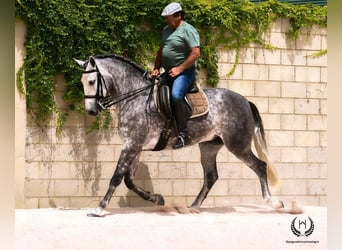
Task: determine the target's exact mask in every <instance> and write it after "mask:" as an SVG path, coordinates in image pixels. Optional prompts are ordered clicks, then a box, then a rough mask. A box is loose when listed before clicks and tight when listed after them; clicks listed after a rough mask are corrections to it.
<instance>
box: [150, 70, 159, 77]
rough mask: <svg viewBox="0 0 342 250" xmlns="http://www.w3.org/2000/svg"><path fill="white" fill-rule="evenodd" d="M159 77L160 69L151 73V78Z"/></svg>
mask: <svg viewBox="0 0 342 250" xmlns="http://www.w3.org/2000/svg"><path fill="white" fill-rule="evenodd" d="M158 75H159V69H154V70H153V71H152V73H151V76H158Z"/></svg>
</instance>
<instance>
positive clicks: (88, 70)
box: [74, 57, 108, 116]
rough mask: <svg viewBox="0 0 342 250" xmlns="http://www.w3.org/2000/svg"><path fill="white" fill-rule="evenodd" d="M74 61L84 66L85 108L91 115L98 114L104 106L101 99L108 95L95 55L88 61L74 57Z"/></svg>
mask: <svg viewBox="0 0 342 250" xmlns="http://www.w3.org/2000/svg"><path fill="white" fill-rule="evenodd" d="M74 61H75V62H76V63H77V64H78V65H79V66H80V67H81V68H82V70H83V75H82V79H81V81H82V84H83V90H84V104H85V110H86V112H87V113H88V114H89V115H93V116H96V115H97V114H98V113H99V112H100V111H101V110H102V109H103V107H102V106H101V100H102V99H103V98H104V97H105V96H106V95H107V92H108V90H107V87H106V85H105V82H104V78H103V76H102V74H101V72H100V70H99V68H98V65H96V61H95V58H94V57H90V58H89V60H88V61H81V60H77V59H74Z"/></svg>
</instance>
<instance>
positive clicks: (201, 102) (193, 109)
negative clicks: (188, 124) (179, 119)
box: [153, 79, 209, 151]
mask: <svg viewBox="0 0 342 250" xmlns="http://www.w3.org/2000/svg"><path fill="white" fill-rule="evenodd" d="M154 100H155V103H156V105H157V108H158V111H159V113H160V115H161V116H162V118H163V119H164V120H165V126H164V129H163V130H162V132H161V134H160V137H159V141H158V143H157V145H156V146H155V148H154V149H153V151H159V150H162V149H164V148H165V146H166V144H167V142H168V140H169V137H170V135H171V124H172V121H173V111H172V106H171V91H170V87H169V85H168V84H167V83H166V81H165V79H164V80H163V79H161V80H160V82H159V84H157V85H155V90H154ZM184 100H185V103H186V110H187V112H188V113H189V116H190V118H189V119H193V118H196V117H200V116H203V115H205V114H207V113H208V112H209V102H208V98H207V96H206V95H205V93H204V91H203V90H202V89H201V88H200V87H198V86H197V85H196V84H195V83H193V84H192V85H191V87H190V88H189V90H188V93H187V94H186V96H185V97H184Z"/></svg>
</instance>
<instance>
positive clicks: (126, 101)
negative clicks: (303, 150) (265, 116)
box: [74, 54, 283, 216]
mask: <svg viewBox="0 0 342 250" xmlns="http://www.w3.org/2000/svg"><path fill="white" fill-rule="evenodd" d="M74 60H75V61H76V62H77V64H78V65H79V66H80V67H81V68H82V70H83V74H82V79H81V81H82V84H83V88H84V97H85V110H86V112H87V113H88V114H89V115H93V116H96V115H97V114H98V113H99V112H100V111H101V110H103V109H104V108H107V107H108V106H111V105H113V104H115V112H116V115H117V117H118V121H119V134H120V136H121V138H122V140H123V144H122V151H121V154H120V157H119V160H118V163H117V166H116V169H115V171H114V174H113V176H112V178H111V180H110V183H109V188H108V191H107V193H106V194H105V196H104V198H103V199H102V201H101V202H100V204H99V207H98V208H96V209H94V212H93V215H95V216H96V215H98V216H101V214H102V213H103V212H105V211H104V210H103V209H105V208H106V206H107V205H108V204H109V202H110V199H111V197H112V195H113V193H114V191H115V189H116V187H117V186H118V185H119V184H120V183H121V182H122V180H123V179H124V182H125V184H126V186H127V187H128V188H129V189H130V190H133V191H134V192H135V193H137V194H138V195H139V196H141V197H142V198H143V199H145V200H148V201H151V202H153V203H155V204H157V205H164V198H163V196H162V195H161V194H151V193H150V192H147V191H145V190H143V189H142V188H140V187H138V186H136V185H135V184H134V182H133V177H134V173H135V170H136V167H137V165H138V164H137V163H138V161H139V156H140V154H141V152H142V151H144V150H153V149H154V147H155V146H156V143H157V142H158V139H159V137H160V134H161V131H162V130H163V128H164V124H165V121H164V120H163V119H162V118H161V116H160V115H158V114H156V113H155V112H152V113H154V114H153V115H151V112H148V109H149V108H148V107H150V109H151V106H153V105H155V103H154V102H155V101H154V99H153V98H150V93H151V91H152V88H153V86H154V83H153V81H151V80H150V79H149V78H148V77H146V75H148V74H147V73H146V71H145V70H144V69H143V68H142V67H140V66H139V65H137V64H136V63H134V62H133V61H131V60H129V59H127V58H125V57H122V56H118V55H115V54H109V55H97V56H91V57H89V59H88V60H86V61H81V60H77V59H74ZM203 91H204V92H205V94H206V96H207V98H208V101H209V112H208V113H207V114H206V115H204V116H201V117H197V118H193V119H190V120H189V122H188V131H189V134H190V136H191V139H192V144H191V145H194V144H199V149H200V154H201V159H200V160H201V164H202V168H203V175H204V182H203V186H202V189H201V190H200V192H199V194H198V195H197V197H196V199H195V200H194V202H193V203H192V205H191V207H192V208H195V209H199V208H200V206H201V204H202V202H203V201H204V199H205V198H206V197H207V195H208V193H209V191H210V189H211V188H212V186H213V185H214V183H215V182H216V180H217V179H218V172H217V165H216V156H217V153H218V151H219V150H220V149H221V148H222V147H223V146H225V147H226V148H227V149H228V150H229V151H230V152H231V153H233V154H234V155H235V156H236V157H237V158H238V159H240V160H241V161H242V162H244V163H245V164H246V165H247V166H248V167H250V168H251V169H252V170H254V172H255V173H256V175H257V176H258V177H259V180H260V184H261V191H262V196H263V198H265V199H266V200H267V202H268V203H269V204H270V205H271V206H272V207H274V208H279V207H282V206H283V203H282V202H281V201H280V200H278V199H276V198H273V197H272V196H271V193H270V190H269V186H268V182H270V184H271V185H276V184H277V182H278V178H277V175H276V171H275V168H274V166H273V165H272V164H271V162H270V161H269V159H268V157H267V149H266V142H265V139H264V128H263V123H262V120H261V117H260V114H259V112H258V109H257V107H256V106H255V105H254V104H253V103H252V102H249V101H248V100H247V99H246V98H244V97H243V96H241V95H239V94H238V93H236V92H233V91H230V90H228V89H223V88H204V89H203ZM173 133H174V132H173ZM252 140H254V145H255V148H256V151H257V154H258V157H259V158H258V157H256V156H255V154H254V153H253V152H252V149H251V143H252ZM165 149H172V147H171V142H169V143H168V144H167V146H166V148H165Z"/></svg>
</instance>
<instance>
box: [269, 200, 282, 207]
mask: <svg viewBox="0 0 342 250" xmlns="http://www.w3.org/2000/svg"><path fill="white" fill-rule="evenodd" d="M268 203H269V204H270V206H271V207H272V208H273V209H279V208H283V207H284V203H283V202H282V201H281V200H278V199H273V198H271V199H269V200H268Z"/></svg>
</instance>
